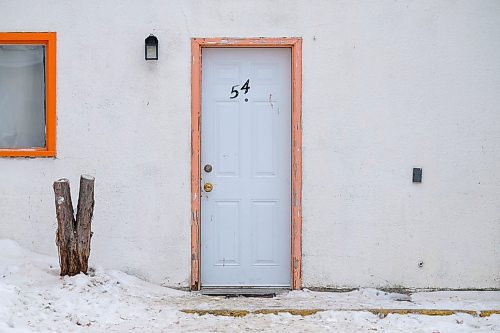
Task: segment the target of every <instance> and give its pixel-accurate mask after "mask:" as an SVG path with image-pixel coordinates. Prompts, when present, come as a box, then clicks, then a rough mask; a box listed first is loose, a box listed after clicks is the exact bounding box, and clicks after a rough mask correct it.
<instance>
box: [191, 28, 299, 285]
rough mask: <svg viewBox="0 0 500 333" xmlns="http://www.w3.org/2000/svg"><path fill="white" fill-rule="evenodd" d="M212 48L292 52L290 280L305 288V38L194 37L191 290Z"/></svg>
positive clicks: (196, 278) (196, 280) (196, 266)
mask: <svg viewBox="0 0 500 333" xmlns="http://www.w3.org/2000/svg"><path fill="white" fill-rule="evenodd" d="M209 47H218V48H220V47H253V48H258V47H265V48H274V47H278V48H289V49H290V50H291V54H292V68H291V74H292V87H291V91H292V121H291V124H290V125H291V129H292V133H291V134H292V138H291V140H292V142H291V146H292V147H291V149H292V152H291V153H292V161H291V164H292V165H291V169H292V174H291V190H292V198H291V199H292V200H291V201H292V202H291V221H290V222H291V235H290V236H291V249H290V250H291V262H290V266H291V281H290V282H291V283H290V289H293V290H296V289H301V288H302V39H301V38H263V37H258V38H192V39H191V56H192V59H191V61H192V62H191V282H190V288H191V290H199V289H200V288H201V287H202V286H201V284H200V280H201V276H200V247H201V238H200V237H201V201H200V191H201V176H200V160H201V132H200V130H201V70H202V54H201V53H202V49H203V48H209Z"/></svg>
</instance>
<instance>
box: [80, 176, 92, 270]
mask: <svg viewBox="0 0 500 333" xmlns="http://www.w3.org/2000/svg"><path fill="white" fill-rule="evenodd" d="M94 181H95V178H94V177H92V176H88V175H81V177H80V194H79V196H78V207H77V210H76V236H77V245H78V261H79V264H80V266H79V270H80V272H83V273H85V274H86V273H87V270H88V267H89V255H90V238H91V237H92V231H91V222H92V216H93V214H94Z"/></svg>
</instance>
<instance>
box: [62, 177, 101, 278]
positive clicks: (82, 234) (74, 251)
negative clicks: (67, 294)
mask: <svg viewBox="0 0 500 333" xmlns="http://www.w3.org/2000/svg"><path fill="white" fill-rule="evenodd" d="M53 187H54V195H55V204H56V216H57V234H56V244H57V248H58V251H59V265H60V266H61V276H62V275H70V276H73V275H76V274H79V273H80V272H83V273H87V270H88V259H89V255H90V238H91V237H92V231H91V221H92V215H93V212H94V177H91V176H86V175H82V176H81V177H80V195H79V198H78V208H77V215H76V219H75V215H74V212H73V204H72V202H71V190H70V186H69V180H67V179H59V180H58V181H55V182H54V185H53Z"/></svg>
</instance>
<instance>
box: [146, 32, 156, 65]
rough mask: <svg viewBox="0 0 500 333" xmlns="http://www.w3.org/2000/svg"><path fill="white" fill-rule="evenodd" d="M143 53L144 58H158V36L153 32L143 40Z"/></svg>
mask: <svg viewBox="0 0 500 333" xmlns="http://www.w3.org/2000/svg"><path fill="white" fill-rule="evenodd" d="M144 55H145V57H146V60H158V38H156V37H155V36H154V35H153V34H151V35H149V36H148V37H147V38H146V40H145V46H144Z"/></svg>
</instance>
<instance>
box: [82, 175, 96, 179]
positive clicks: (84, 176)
mask: <svg viewBox="0 0 500 333" xmlns="http://www.w3.org/2000/svg"><path fill="white" fill-rule="evenodd" d="M81 177H82V178H83V179H86V180H95V177H93V176H91V175H82V176H81Z"/></svg>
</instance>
